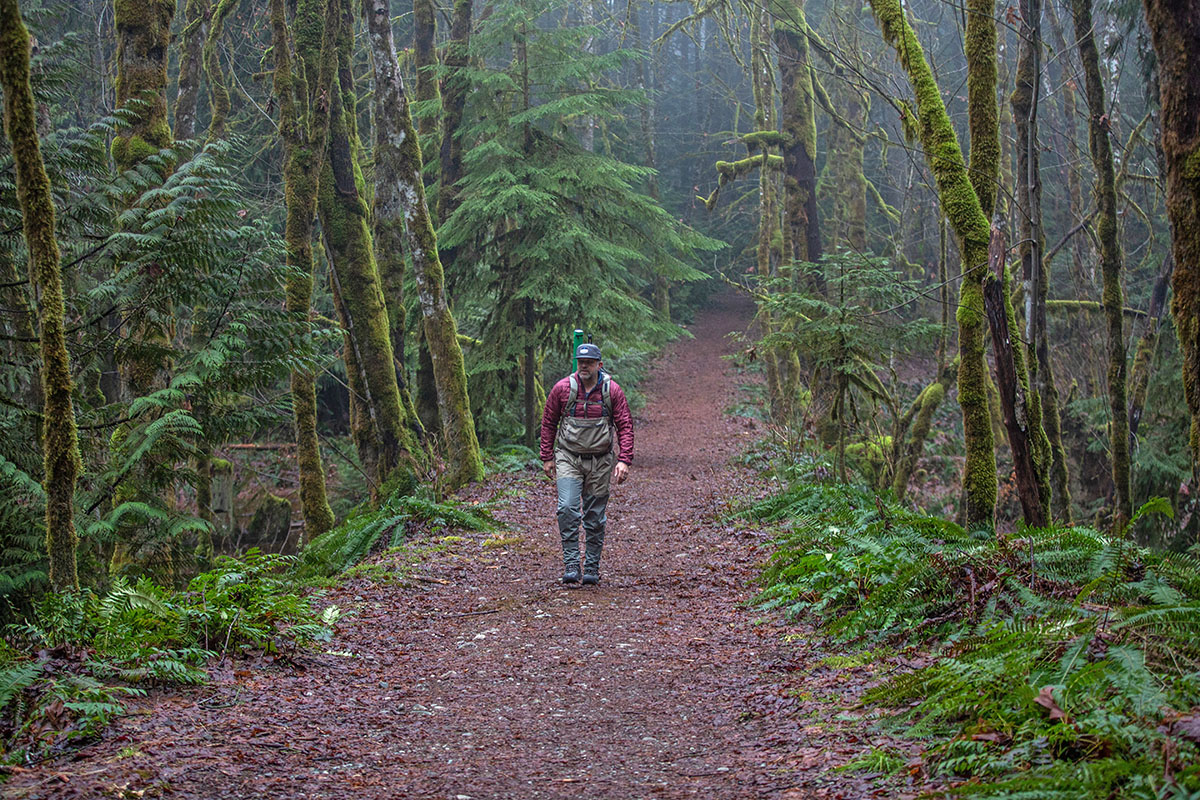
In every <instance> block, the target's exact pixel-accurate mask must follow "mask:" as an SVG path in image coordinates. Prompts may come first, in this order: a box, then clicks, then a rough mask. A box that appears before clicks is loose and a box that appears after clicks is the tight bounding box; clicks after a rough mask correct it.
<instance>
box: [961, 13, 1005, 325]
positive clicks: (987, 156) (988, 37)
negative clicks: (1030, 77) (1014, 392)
mask: <svg viewBox="0 0 1200 800" xmlns="http://www.w3.org/2000/svg"><path fill="white" fill-rule="evenodd" d="M966 10H967V29H966V33H965V40H964V48H965V50H966V56H967V127H968V129H969V131H970V135H971V150H970V155H969V159H970V169H971V186H973V187H974V189H975V195H976V196H977V197H978V198H979V207H980V208H981V209H982V210H983V216H984V218H985V219H989V220H990V219H991V218H992V213H993V212H994V211H995V208H996V190H997V186H998V181H999V176H1000V125H999V121H998V116H999V108H998V106H997V103H996V0H967V3H966ZM981 338H982V337H981Z"/></svg>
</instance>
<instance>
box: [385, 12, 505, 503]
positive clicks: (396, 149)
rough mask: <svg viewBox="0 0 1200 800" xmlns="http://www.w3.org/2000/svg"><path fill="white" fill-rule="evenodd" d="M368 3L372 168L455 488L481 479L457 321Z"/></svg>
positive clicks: (406, 119) (391, 57) (399, 94)
mask: <svg viewBox="0 0 1200 800" xmlns="http://www.w3.org/2000/svg"><path fill="white" fill-rule="evenodd" d="M381 7H382V8H381ZM371 8H372V13H371V14H369V15H368V17H369V19H368V22H369V23H370V30H371V50H372V58H373V63H375V64H376V65H377V67H376V69H377V72H376V84H375V93H376V95H377V100H376V102H377V103H379V104H382V105H377V106H376V114H375V117H376V124H377V125H384V124H386V125H388V126H389V129H388V132H387V137H386V138H387V142H388V145H389V146H388V147H387V148H386V149H385V150H383V151H380V150H378V149H377V150H376V153H375V168H376V170H383V169H386V170H387V172H388V174H389V175H391V176H393V180H394V181H395V184H394V186H393V187H392V188H393V189H394V194H393V195H391V196H390V198H389V199H388V202H389V203H391V204H392V206H391V207H390V208H388V209H386V213H387V214H389V215H390V216H393V217H394V218H395V219H397V220H403V222H404V225H403V237H404V244H405V247H406V249H407V250H408V254H409V258H410V259H411V261H412V266H413V278H414V280H415V282H416V285H417V296H418V298H419V299H420V303H421V314H422V323H423V329H424V332H425V340H426V341H427V342H428V343H429V354H430V358H431V359H432V362H433V374H434V379H435V384H436V388H437V399H438V411H439V414H440V416H441V419H442V426H443V436H444V438H445V441H446V462H447V474H446V480H447V484H448V485H449V486H450V487H451V488H457V487H459V486H462V485H463V484H465V483H469V482H470V481H474V480H478V479H479V478H481V477H483V461H482V459H481V456H480V452H479V442H478V440H477V438H476V436H475V420H474V418H473V417H472V416H471V403H470V399H469V398H468V395H467V376H466V371H465V369H464V366H463V355H462V349H461V348H460V347H459V343H458V327H457V325H456V324H455V322H454V317H453V316H452V315H451V314H450V307H449V305H448V304H447V302H446V294H445V290H444V286H443V273H442V263H441V260H440V259H439V257H438V250H437V236H436V234H435V233H434V230H433V219H432V218H431V216H430V214H429V206H428V205H427V203H426V202H425V187H424V184H423V183H422V180H421V146H420V141H419V140H418V138H417V131H416V129H415V127H414V126H413V121H412V114H411V112H410V110H409V104H408V97H407V95H406V94H405V89H404V80H403V78H402V76H401V75H400V71H399V69H394V70H387V71H386V72H383V73H381V72H379V71H378V65H381V64H390V65H395V64H396V63H397V60H396V51H395V47H394V45H393V43H392V37H391V25H390V22H389V19H388V14H387V0H371ZM381 76H382V78H383V79H381ZM380 135H381V136H382V134H380ZM377 142H378V137H377ZM377 147H378V144H377ZM376 203H377V209H381V208H382V203H383V199H381V198H377V200H376ZM377 213H382V212H380V211H377Z"/></svg>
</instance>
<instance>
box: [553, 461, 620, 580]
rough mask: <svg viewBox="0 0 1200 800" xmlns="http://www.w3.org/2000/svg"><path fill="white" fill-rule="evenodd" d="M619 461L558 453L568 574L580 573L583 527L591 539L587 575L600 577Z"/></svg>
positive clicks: (560, 510) (560, 512) (560, 520)
mask: <svg viewBox="0 0 1200 800" xmlns="http://www.w3.org/2000/svg"><path fill="white" fill-rule="evenodd" d="M614 463H615V457H614V456H613V454H612V453H606V454H604V455H599V456H577V455H575V454H573V453H568V452H566V451H564V450H555V451H554V469H555V474H556V475H557V476H558V481H557V484H558V532H559V535H560V536H561V537H562V548H563V564H564V566H565V567H566V569H568V570H573V569H579V525H580V523H581V522H582V523H583V532H584V534H585V536H586V537H587V546H586V553H585V555H584V559H583V571H584V572H585V573H590V574H593V575H598V574H600V553H601V551H602V550H603V549H604V525H605V523H606V522H607V521H608V517H607V516H606V514H605V510H606V509H607V507H608V487H609V483H610V481H611V479H612V470H613V465H614Z"/></svg>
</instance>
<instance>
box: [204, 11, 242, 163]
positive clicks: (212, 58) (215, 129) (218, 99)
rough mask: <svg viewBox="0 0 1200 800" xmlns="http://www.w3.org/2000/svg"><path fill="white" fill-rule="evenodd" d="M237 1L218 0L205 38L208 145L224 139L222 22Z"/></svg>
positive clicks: (226, 112)
mask: <svg viewBox="0 0 1200 800" xmlns="http://www.w3.org/2000/svg"><path fill="white" fill-rule="evenodd" d="M238 2H239V0H217V5H216V7H215V8H214V9H213V11H212V22H211V24H210V26H209V29H208V37H207V38H206V39H205V40H204V77H205V80H206V81H207V82H208V106H209V111H210V113H211V117H210V118H209V121H208V135H207V139H208V141H210V142H213V141H217V140H218V139H224V138H225V135H226V123H227V122H228V120H229V109H230V107H231V104H230V99H229V87H228V86H226V85H225V71H224V70H223V69H222V68H221V51H220V43H221V35H222V34H223V33H225V19H226V17H228V16H229V15H230V14H231V13H232V12H233V10H234V9H235V8H237V4H238Z"/></svg>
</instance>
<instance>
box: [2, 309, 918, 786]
mask: <svg viewBox="0 0 1200 800" xmlns="http://www.w3.org/2000/svg"><path fill="white" fill-rule="evenodd" d="M751 313H752V308H750V307H749V306H748V304H747V303H746V301H744V300H741V299H739V298H735V297H725V298H722V299H721V301H720V303H719V304H718V305H717V306H716V307H715V308H712V309H710V310H708V311H706V312H704V313H702V314H701V315H700V316H699V318H698V320H697V322H696V324H695V325H694V326H692V329H691V330H692V332H693V334H694V336H695V339H694V340H684V341H681V342H679V343H678V344H677V345H676V346H674V347H673V348H672V349H671V350H670V351H669V352H668V353H667V354H665V355H664V356H663V358H662V359H661V360H660V361H659V362H658V363H657V366H656V367H655V369H654V372H653V375H652V376H651V379H650V380H649V382H648V384H647V385H646V387H645V391H646V392H647V396H648V397H649V404H648V405H647V407H646V408H645V410H644V412H643V413H642V414H641V415H640V417H639V418H638V419H637V420H636V437H637V447H636V450H637V455H636V457H635V462H634V471H633V473H632V476H631V479H630V481H629V482H627V483H626V484H624V485H623V486H621V487H619V488H614V497H613V500H612V502H611V503H610V505H609V534H608V541H607V546H606V551H605V555H604V562H603V569H602V575H603V580H602V583H601V585H600V586H598V587H584V588H571V589H568V588H565V587H562V586H561V585H559V583H558V577H559V574H560V563H561V556H560V549H559V545H558V542H557V531H556V530H555V526H554V522H553V506H554V496H553V488H552V485H551V484H550V483H549V482H548V481H545V480H544V479H539V478H538V477H535V476H534V474H533V473H532V472H529V473H526V474H524V475H522V476H518V477H512V476H501V477H499V478H497V479H496V480H494V481H492V482H491V483H489V485H487V486H485V487H481V488H479V489H477V490H476V495H475V496H476V497H478V498H482V499H486V498H492V497H497V496H499V498H500V499H501V501H502V503H503V505H502V507H501V509H500V511H499V512H498V516H499V517H501V518H502V519H504V520H505V521H506V522H507V523H508V524H509V525H510V526H511V527H512V529H513V530H512V531H510V532H508V534H507V535H510V536H511V537H512V539H514V540H516V541H509V542H507V543H501V544H499V545H498V546H497V543H496V542H495V541H493V542H491V543H490V544H489V545H488V546H485V544H484V535H483V534H477V535H467V536H466V537H465V538H464V539H463V540H461V541H451V542H445V543H439V542H438V541H437V540H430V542H427V543H424V544H427V545H429V546H430V547H429V548H428V549H429V550H430V551H432V552H428V553H426V560H424V561H422V562H421V563H420V565H419V566H418V567H417V568H416V569H417V572H418V573H419V575H418V576H417V577H415V578H413V577H411V576H410V577H409V578H407V579H404V580H391V581H389V580H377V579H374V580H367V579H365V578H364V579H359V580H356V581H353V582H351V583H349V584H347V585H346V586H344V587H343V588H341V589H339V590H338V591H336V592H335V593H333V595H332V597H331V598H330V599H331V601H332V602H336V603H338V604H339V605H340V606H342V607H343V608H345V609H347V610H351V611H352V612H353V613H352V614H350V615H348V616H347V617H346V618H345V620H344V621H343V622H342V623H341V624H340V626H339V629H340V630H339V634H338V636H337V638H336V639H335V640H334V641H333V642H332V643H331V644H330V645H329V650H330V652H326V653H323V654H319V655H314V656H305V657H303V658H302V659H301V660H300V662H299V667H300V668H296V667H284V668H278V669H276V668H269V669H267V670H258V669H255V670H246V669H245V665H240V666H239V665H233V666H232V667H231V668H230V669H229V670H226V671H223V672H219V673H218V675H217V677H216V680H215V682H214V684H213V686H211V687H208V688H206V689H204V690H203V691H201V692H198V693H196V694H193V695H182V696H181V695H166V696H162V697H159V698H155V699H153V702H147V703H146V704H145V713H144V714H141V715H133V716H130V717H127V718H125V719H123V720H121V721H119V722H118V723H117V724H116V725H115V726H114V729H113V731H112V732H111V733H110V734H109V735H108V736H106V737H105V739H104V740H103V741H101V742H99V743H96V744H94V745H91V746H89V747H87V748H84V749H83V750H82V751H80V752H79V753H78V754H76V756H75V758H74V760H72V761H64V762H59V763H56V764H50V765H46V766H44V767H43V768H41V769H39V770H37V771H36V772H34V773H26V774H23V775H20V776H18V778H17V779H16V780H15V781H14V782H13V783H11V784H10V785H9V786H7V787H6V788H5V793H6V794H8V795H10V796H13V797H70V796H75V797H97V796H116V797H141V796H166V797H181V798H249V797H269V798H318V797H319V798H325V797H329V798H342V797H354V798H393V797H394V798H402V797H412V798H451V799H455V798H457V799H458V800H462V799H463V798H475V799H476V800H483V799H484V798H513V799H514V800H533V799H534V798H577V797H595V798H623V799H624V798H642V797H647V798H659V797H662V798H676V797H709V798H760V797H848V798H849V797H866V796H872V795H873V794H875V793H876V791H878V790H873V789H872V787H871V785H870V783H869V782H866V781H864V780H862V779H859V778H853V777H850V776H848V775H846V774H844V773H833V772H831V771H830V768H831V766H832V765H833V764H837V763H841V762H844V761H846V760H849V758H850V757H852V755H854V754H856V753H859V752H861V751H863V750H864V749H865V748H866V747H867V746H868V742H867V741H866V738H865V737H866V734H865V732H864V730H863V729H864V727H865V726H864V725H863V724H862V723H861V722H857V721H855V720H854V719H853V715H850V716H849V717H847V716H846V715H845V714H843V713H841V710H842V707H844V706H845V705H852V702H850V701H851V699H852V698H850V697H849V696H848V695H852V694H853V693H854V691H855V690H852V689H848V690H847V692H846V693H847V696H846V698H845V699H846V701H847V702H846V703H842V702H835V703H834V704H833V705H832V707H831V706H830V704H829V702H827V701H826V702H822V701H821V700H819V699H810V700H805V699H804V698H805V697H808V696H809V695H810V693H812V692H818V689H819V687H818V684H822V685H824V686H825V688H826V689H827V690H829V691H832V692H834V693H835V695H836V693H837V692H838V691H839V690H838V688H837V685H836V679H837V676H836V675H835V674H834V673H835V671H833V670H830V669H827V668H823V667H821V666H819V655H820V654H815V657H814V654H812V653H809V652H808V651H807V650H806V649H805V648H806V645H805V644H804V643H803V642H799V643H796V642H792V643H789V644H786V645H785V644H783V643H782V640H781V637H782V634H783V633H785V629H783V628H782V627H781V626H780V623H779V621H778V620H777V619H774V618H772V617H770V616H768V615H761V614H759V613H758V612H756V611H754V610H753V609H747V608H745V607H744V606H742V605H741V604H742V603H743V602H744V601H745V600H746V599H747V598H748V597H749V596H750V595H751V594H752V592H753V586H752V585H750V583H749V582H750V581H751V580H752V578H753V576H754V574H755V571H756V570H755V564H756V561H757V560H758V559H759V558H761V556H762V554H761V553H760V552H756V549H755V545H756V543H757V542H760V541H761V538H759V537H757V536H756V535H755V534H754V533H753V532H747V531H739V530H736V529H735V528H734V527H733V526H728V525H726V524H725V523H722V522H720V521H719V517H718V516H717V515H716V514H714V513H712V512H713V511H714V510H715V509H714V504H715V503H717V502H718V501H719V498H722V497H726V498H727V497H729V496H730V495H731V494H733V495H736V494H737V493H738V492H739V491H745V487H747V486H748V478H747V476H746V475H743V474H740V473H739V472H738V471H737V470H735V469H733V468H731V467H729V466H728V460H729V458H730V456H732V455H734V454H735V453H737V452H739V451H740V450H741V449H742V448H743V447H744V446H745V443H747V442H748V441H750V438H751V437H752V436H754V435H758V434H759V431H756V430H754V429H753V424H752V423H750V422H749V421H747V420H745V419H739V418H735V417H731V416H729V415H727V414H725V413H724V409H725V408H727V407H728V406H729V405H730V404H731V403H732V402H733V401H734V399H735V394H736V384H737V380H736V379H734V378H733V377H731V376H729V375H728V374H727V370H728V367H727V364H726V362H725V361H723V360H722V358H721V357H722V356H723V355H724V354H726V353H728V352H730V351H731V350H732V349H733V347H734V345H733V344H732V343H731V342H730V341H729V340H728V339H727V338H726V334H727V333H729V332H730V331H733V330H739V329H741V328H743V327H744V326H745V325H746V323H747V321H748V319H749V316H750V314H751ZM618 380H619V377H618ZM714 520H716V521H714ZM518 537H519V538H518ZM493 538H494V537H493ZM435 545H436V546H435ZM389 558H399V556H397V557H389ZM382 563H383V564H384V566H383V567H380V568H379V571H380V572H384V571H386V569H387V568H389V565H390V563H391V562H389V561H388V560H387V559H385V560H384V561H383V562H382ZM351 654H352V655H351ZM826 696H828V693H826ZM139 793H144V794H139ZM891 794H892V795H893V796H898V795H896V794H895V793H894V792H892V793H891Z"/></svg>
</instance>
